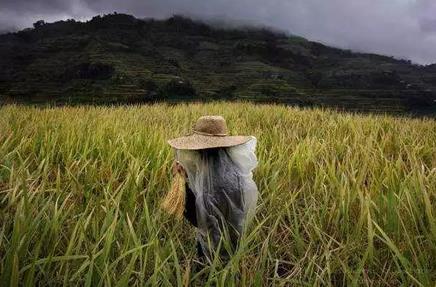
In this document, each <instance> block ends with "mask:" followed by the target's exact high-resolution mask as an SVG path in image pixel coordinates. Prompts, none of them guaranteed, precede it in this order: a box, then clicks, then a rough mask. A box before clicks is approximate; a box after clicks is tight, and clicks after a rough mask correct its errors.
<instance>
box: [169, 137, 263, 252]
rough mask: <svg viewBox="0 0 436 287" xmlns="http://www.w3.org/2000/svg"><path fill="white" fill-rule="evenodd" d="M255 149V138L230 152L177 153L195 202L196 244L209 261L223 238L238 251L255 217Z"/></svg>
mask: <svg viewBox="0 0 436 287" xmlns="http://www.w3.org/2000/svg"><path fill="white" fill-rule="evenodd" d="M255 149H256V138H255V137H252V139H251V140H249V141H248V142H247V143H245V144H242V145H237V146H233V147H228V148H215V149H205V150H195V151H193V150H177V151H176V158H177V160H178V161H179V162H180V164H181V165H182V166H183V167H184V169H185V170H186V173H187V184H188V187H189V188H190V189H191V190H192V192H193V193H194V195H195V198H196V199H195V207H196V215H197V227H198V235H197V240H198V242H199V243H200V245H201V249H202V252H203V254H205V255H206V256H207V257H208V258H210V255H211V251H212V250H215V248H217V247H218V244H219V242H220V240H221V238H223V236H224V235H223V234H226V237H225V238H229V239H230V243H231V246H232V248H235V247H236V243H237V242H238V239H239V237H240V235H241V234H242V232H243V229H244V227H245V226H246V224H247V222H248V221H249V220H250V219H251V218H252V216H253V215H254V211H255V207H256V202H257V196H258V191H257V186H256V184H255V182H254V181H253V174H252V170H253V169H254V168H255V167H256V166H257V158H256V155H255ZM225 253H226V252H225Z"/></svg>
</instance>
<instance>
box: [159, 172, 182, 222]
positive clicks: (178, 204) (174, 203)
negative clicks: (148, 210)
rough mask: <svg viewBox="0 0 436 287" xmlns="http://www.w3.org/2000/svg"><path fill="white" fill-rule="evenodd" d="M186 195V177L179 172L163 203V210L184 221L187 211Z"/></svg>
mask: <svg viewBox="0 0 436 287" xmlns="http://www.w3.org/2000/svg"><path fill="white" fill-rule="evenodd" d="M185 193H186V189H185V177H184V176H183V174H181V173H180V172H177V173H176V174H175V175H174V177H173V180H172V183H171V189H170V190H169V191H168V193H167V195H166V196H165V198H164V199H163V201H162V204H161V207H162V209H164V210H165V211H166V212H167V213H168V214H170V215H174V216H175V217H176V218H177V219H182V218H183V211H184V210H185Z"/></svg>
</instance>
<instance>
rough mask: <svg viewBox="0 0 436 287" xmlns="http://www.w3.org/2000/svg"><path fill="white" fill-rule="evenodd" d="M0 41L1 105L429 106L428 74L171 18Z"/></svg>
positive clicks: (103, 20)
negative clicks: (168, 102)
mask: <svg viewBox="0 0 436 287" xmlns="http://www.w3.org/2000/svg"><path fill="white" fill-rule="evenodd" d="M34 26H35V27H34V28H33V29H26V30H23V31H20V32H17V33H10V34H6V35H1V36H0V97H1V101H2V102H33V103H34V102H48V101H50V102H53V101H55V102H58V103H84V102H85V103H120V102H121V103H135V102H136V103H138V102H150V101H162V100H172V101H180V100H196V101H208V100H217V99H229V100H238V99H242V100H251V101H256V102H277V103H288V104H298V105H326V106H336V107H342V108H346V109H358V110H381V111H396V110H421V109H434V108H435V100H436V96H435V95H436V72H435V70H434V67H432V66H428V67H424V66H418V65H413V64H411V63H410V62H409V61H404V60H395V59H393V58H390V57H384V56H378V55H371V54H359V53H353V52H351V51H346V50H340V49H335V48H331V47H327V46H324V45H322V44H320V43H316V42H310V41H307V40H305V39H303V38H301V37H296V36H290V35H285V34H283V33H279V32H273V31H269V30H266V29H260V28H239V29H224V28H217V27H213V26H209V25H206V24H204V23H200V22H195V21H192V20H190V19H187V18H184V17H181V16H174V17H172V18H169V19H167V20H159V21H158V20H152V19H151V20H140V19H136V18H134V17H133V16H130V15H124V14H111V15H106V16H103V17H101V16H96V17H94V18H93V19H92V20H90V21H88V22H85V23H82V22H76V21H74V20H68V21H60V22H56V23H51V24H49V23H44V22H43V21H39V22H37V23H35V25H34Z"/></svg>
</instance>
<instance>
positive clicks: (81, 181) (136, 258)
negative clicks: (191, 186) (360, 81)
mask: <svg viewBox="0 0 436 287" xmlns="http://www.w3.org/2000/svg"><path fill="white" fill-rule="evenodd" d="M204 114H222V115H224V116H225V117H226V118H227V120H228V125H229V129H230V131H231V132H232V133H233V134H250V135H254V136H256V137H257V138H258V149H257V155H258V158H259V166H258V168H257V169H256V170H255V181H256V182H257V184H258V187H259V191H260V199H259V202H258V210H257V215H256V217H255V219H254V221H253V222H252V224H251V226H250V227H249V231H248V233H247V234H246V237H245V238H244V240H243V242H242V244H241V247H240V249H239V250H238V252H237V253H236V254H235V255H234V256H233V257H232V259H231V261H230V263H229V264H228V265H226V266H221V265H220V263H219V262H215V263H214V264H213V265H212V266H209V267H204V268H202V267H201V266H196V264H195V263H194V261H193V259H194V258H195V256H196V255H195V254H196V251H195V233H194V232H193V231H194V230H193V228H192V227H190V226H189V225H188V224H187V223H186V222H176V221H174V219H172V218H168V217H167V216H166V215H165V214H164V213H163V212H162V211H161V210H160V208H159V204H160V201H161V199H162V195H163V194H164V193H165V192H166V190H167V189H168V187H169V179H170V170H169V169H170V165H171V162H172V156H173V153H172V151H171V149H170V147H169V146H168V145H167V144H166V140H167V139H168V138H172V137H175V136H178V135H180V134H185V133H187V132H188V131H189V130H190V128H191V125H192V123H193V122H194V121H195V120H196V119H197V117H198V116H200V115H204ZM0 131H1V133H0V282H2V283H5V284H8V283H9V282H11V283H12V285H14V283H17V282H21V283H23V285H27V286H34V285H61V284H64V285H80V286H109V285H110V286H114V285H115V284H118V286H176V285H177V286H188V285H189V284H192V286H265V285H273V286H320V285H322V286H328V285H333V286H353V285H354V286H357V285H365V286H399V285H403V286H432V284H434V282H435V281H436V269H435V267H436V225H435V223H436V218H435V215H436V132H435V131H436V122H435V121H434V120H429V119H405V118H393V117H386V116H357V115H350V114H340V113H334V112H330V111H323V110H317V109H314V110H301V109H297V108H288V107H284V106H274V105H252V104H228V103H224V104H221V103H214V104H206V105H203V104H188V105H171V106H170V105H166V104H158V105H152V106H141V107H118V108H102V107H90V106H88V107H76V108H73V107H64V108H45V109H38V108H31V107H23V106H5V107H2V108H0ZM36 283H38V284H36Z"/></svg>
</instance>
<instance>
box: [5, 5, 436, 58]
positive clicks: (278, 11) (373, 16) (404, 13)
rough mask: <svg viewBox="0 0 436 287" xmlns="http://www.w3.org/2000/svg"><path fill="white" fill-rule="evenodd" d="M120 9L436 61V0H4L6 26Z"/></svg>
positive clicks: (81, 17) (7, 28)
mask: <svg viewBox="0 0 436 287" xmlns="http://www.w3.org/2000/svg"><path fill="white" fill-rule="evenodd" d="M114 11H117V12H119V13H123V12H124V13H129V14H133V15H135V16H137V17H156V18H163V17H168V16H171V15H173V14H184V15H191V16H195V17H199V18H205V19H215V20H216V19H219V20H224V21H232V22H234V21H238V22H241V23H246V24H250V23H251V24H257V25H266V26H271V27H276V28H279V29H281V30H284V31H287V32H291V33H293V34H296V35H301V36H304V37H306V38H308V39H310V40H315V41H320V42H322V43H325V44H328V45H332V46H336V47H342V48H348V49H353V50H357V51H364V52H373V53H380V54H385V55H391V56H395V57H397V58H405V59H411V60H412V61H414V62H416V63H421V64H429V63H436V0H1V1H0V31H5V30H13V29H17V28H25V27H30V26H31V25H32V23H33V22H35V21H36V20H39V19H44V20H45V21H47V22H52V21H56V20H61V19H68V18H74V19H77V20H86V19H89V18H91V17H92V16H94V15H96V14H103V13H112V12H114Z"/></svg>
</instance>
